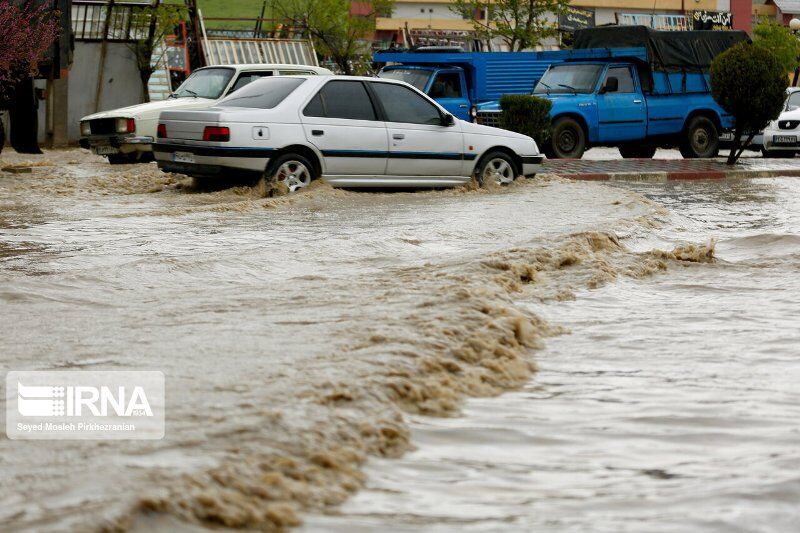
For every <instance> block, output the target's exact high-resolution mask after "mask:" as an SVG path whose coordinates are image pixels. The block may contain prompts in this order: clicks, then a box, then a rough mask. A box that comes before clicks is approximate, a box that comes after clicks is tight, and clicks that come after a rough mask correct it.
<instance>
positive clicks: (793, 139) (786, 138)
mask: <svg viewBox="0 0 800 533" xmlns="http://www.w3.org/2000/svg"><path fill="white" fill-rule="evenodd" d="M772 142H773V143H774V144H797V135H776V136H775V137H773V138H772Z"/></svg>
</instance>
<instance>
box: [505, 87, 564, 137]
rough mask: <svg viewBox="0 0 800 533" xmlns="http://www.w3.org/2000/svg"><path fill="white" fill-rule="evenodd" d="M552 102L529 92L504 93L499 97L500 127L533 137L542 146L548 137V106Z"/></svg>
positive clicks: (550, 105)
mask: <svg viewBox="0 0 800 533" xmlns="http://www.w3.org/2000/svg"><path fill="white" fill-rule="evenodd" d="M552 107H553V103H552V102H551V101H550V100H547V99H545V98H539V97H537V96H531V95H529V94H506V95H503V96H502V97H501V98H500V109H501V110H502V112H501V113H500V127H501V128H503V129H506V130H509V131H515V132H517V133H522V134H524V135H528V136H529V137H533V139H534V140H535V141H536V144H538V145H539V146H542V145H543V144H544V143H545V141H547V139H549V138H550V108H552Z"/></svg>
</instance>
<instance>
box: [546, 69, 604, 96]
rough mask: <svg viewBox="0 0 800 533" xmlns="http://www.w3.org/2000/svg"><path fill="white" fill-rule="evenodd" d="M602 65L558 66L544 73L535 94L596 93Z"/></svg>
mask: <svg viewBox="0 0 800 533" xmlns="http://www.w3.org/2000/svg"><path fill="white" fill-rule="evenodd" d="M602 70H603V67H602V65H569V64H564V65H556V66H554V67H550V69H549V70H548V71H547V72H545V73H544V76H542V79H541V80H539V83H537V84H536V88H534V89H533V94H570V93H590V92H592V91H594V87H595V85H596V84H597V78H599V77H600V73H601V71H602Z"/></svg>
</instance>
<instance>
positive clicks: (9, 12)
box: [0, 1, 59, 95]
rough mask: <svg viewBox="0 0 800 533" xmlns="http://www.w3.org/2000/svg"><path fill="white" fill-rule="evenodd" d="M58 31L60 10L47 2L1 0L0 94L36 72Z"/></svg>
mask: <svg viewBox="0 0 800 533" xmlns="http://www.w3.org/2000/svg"><path fill="white" fill-rule="evenodd" d="M58 32H59V12H58V11H57V10H53V9H52V7H51V6H50V5H49V4H48V3H47V2H42V3H41V4H39V5H38V6H35V5H34V4H32V3H30V2H29V3H25V4H24V5H23V6H22V7H20V6H17V5H15V4H14V3H12V2H8V1H0V95H2V93H3V92H4V91H6V90H9V88H10V87H11V86H12V85H13V84H14V83H16V82H17V81H19V80H21V79H23V78H26V77H28V76H33V75H35V74H36V73H37V71H38V69H39V62H40V61H41V60H42V59H44V57H45V55H46V53H47V51H48V50H49V48H50V46H51V45H52V44H53V42H54V41H55V40H56V37H58Z"/></svg>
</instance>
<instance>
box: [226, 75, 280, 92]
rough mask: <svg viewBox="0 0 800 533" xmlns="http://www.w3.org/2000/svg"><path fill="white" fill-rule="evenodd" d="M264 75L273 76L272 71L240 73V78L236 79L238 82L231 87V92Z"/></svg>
mask: <svg viewBox="0 0 800 533" xmlns="http://www.w3.org/2000/svg"><path fill="white" fill-rule="evenodd" d="M264 76H272V71H267V72H242V73H241V74H240V75H239V79H238V80H236V83H234V84H233V87H231V92H233V91H238V90H239V89H241V88H242V87H244V86H245V85H247V84H248V83H250V82H251V81H253V80H257V79H259V78H263V77H264Z"/></svg>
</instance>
